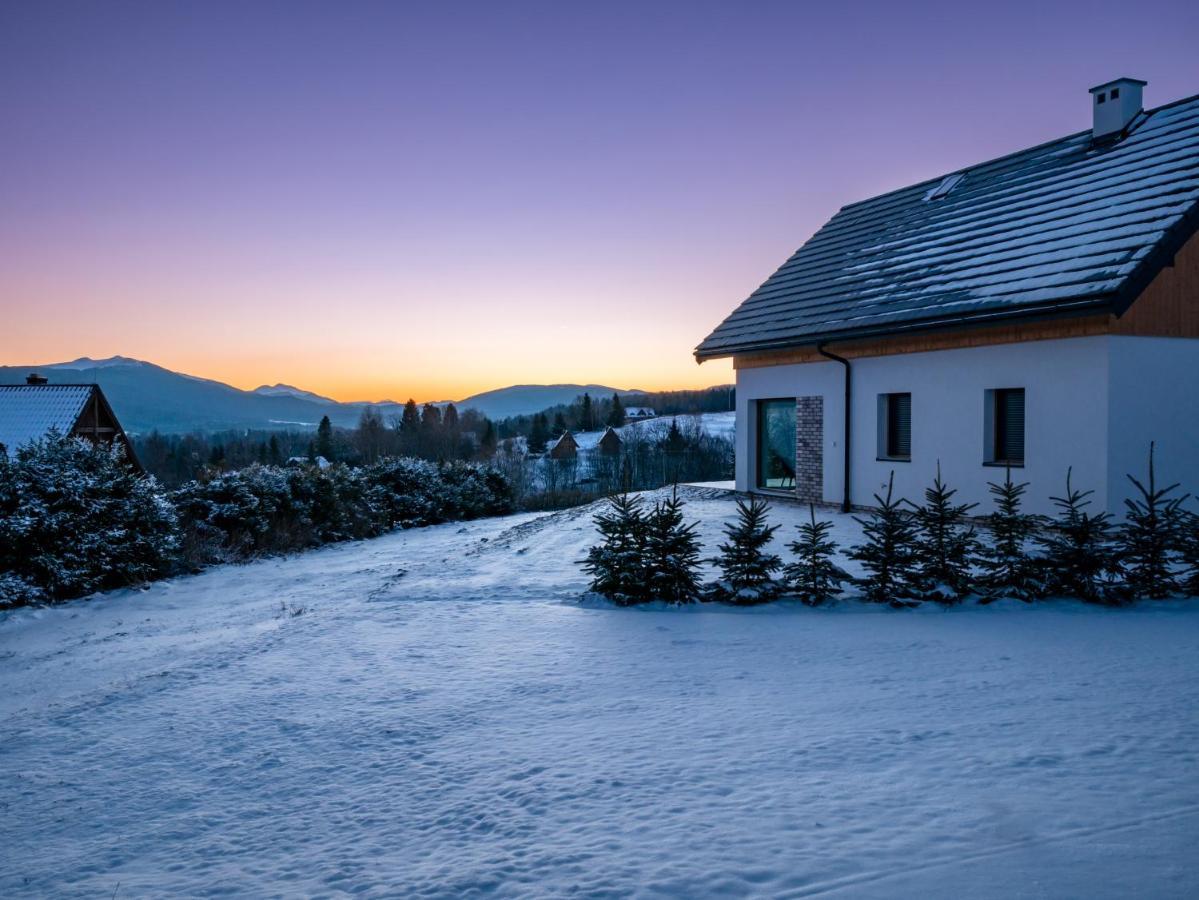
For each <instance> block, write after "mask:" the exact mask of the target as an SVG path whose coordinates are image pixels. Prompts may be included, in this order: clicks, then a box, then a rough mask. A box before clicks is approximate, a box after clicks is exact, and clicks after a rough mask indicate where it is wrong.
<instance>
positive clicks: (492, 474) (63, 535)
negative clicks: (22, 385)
mask: <svg viewBox="0 0 1199 900" xmlns="http://www.w3.org/2000/svg"><path fill="white" fill-rule="evenodd" d="M512 509H513V494H512V490H511V487H510V485H509V484H508V481H507V479H505V478H504V476H503V475H502V474H500V473H499V472H497V471H495V470H494V469H491V468H489V467H487V466H484V465H479V464H472V463H464V462H454V463H447V464H443V465H437V464H434V463H430V462H425V461H423V460H416V459H386V460H382V461H380V462H378V463H375V464H374V465H371V466H367V467H363V468H351V467H348V466H344V465H334V466H331V467H329V468H326V469H321V468H318V467H316V466H300V467H278V466H261V465H254V466H250V467H249V468H246V469H242V470H240V471H237V472H229V473H224V474H221V475H218V476H216V477H214V478H211V479H208V480H203V481H192V482H189V483H187V484H185V485H183V486H182V487H181V488H180V489H179V490H177V491H174V492H171V493H166V492H164V491H162V490H161V489H160V488H159V486H158V484H157V483H156V482H155V480H154V479H153V478H150V477H145V476H139V475H137V474H136V473H134V472H133V471H132V470H131V469H130V467H129V466H128V465H127V463H126V462H125V460H124V459H123V457H122V453H121V451H120V450H119V449H118V448H104V447H95V446H93V445H91V444H88V443H86V442H84V441H81V440H78V439H74V438H69V437H63V436H60V435H56V434H51V435H49V436H47V437H46V438H45V439H44V440H42V441H38V442H35V443H32V444H30V445H28V446H26V447H23V448H22V449H20V450H19V451H18V452H17V453H16V455H15V456H14V457H12V458H8V457H7V456H5V455H4V454H0V608H4V607H9V606H19V605H23V604H29V603H43V602H53V601H57V600H65V599H69V598H71V597H78V596H81V595H83V594H87V593H91V592H92V591H97V590H107V589H110V588H115V587H121V586H124V585H129V584H138V583H141V582H145V581H150V580H153V579H155V578H161V577H164V576H167V575H170V574H174V573H178V572H182V571H195V570H197V569H199V568H200V567H202V566H205V565H208V564H211V563H219V562H236V561H243V560H248V559H252V558H254V557H257V556H263V555H269V554H275V553H286V552H291V551H297V550H302V549H306V548H309V547H315V546H319V545H321V544H327V543H331V542H334V541H346V540H356V539H360V538H368V537H375V536H377V535H380V534H383V533H384V532H387V531H390V530H392V529H394V528H412V527H416V526H422V525H433V524H436V523H439V522H448V521H456V520H461V519H473V518H478V517H480V516H490V515H499V514H502V513H506V512H510V511H511V510H512Z"/></svg>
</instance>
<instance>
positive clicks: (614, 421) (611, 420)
mask: <svg viewBox="0 0 1199 900" xmlns="http://www.w3.org/2000/svg"><path fill="white" fill-rule="evenodd" d="M624 422H625V415H624V404H623V403H621V402H620V395H619V394H613V395H612V410H611V412H609V413H608V424H609V425H611V426H612V427H613V428H621V427H623V426H624Z"/></svg>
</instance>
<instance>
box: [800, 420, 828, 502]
mask: <svg viewBox="0 0 1199 900" xmlns="http://www.w3.org/2000/svg"><path fill="white" fill-rule="evenodd" d="M795 495H796V497H798V498H799V499H800V500H803V501H805V502H808V503H820V502H821V501H822V500H824V496H823V495H824V397H796V398H795Z"/></svg>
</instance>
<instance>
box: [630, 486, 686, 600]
mask: <svg viewBox="0 0 1199 900" xmlns="http://www.w3.org/2000/svg"><path fill="white" fill-rule="evenodd" d="M695 529H696V525H695V523H692V524H690V525H685V524H684V523H683V501H682V500H680V499H679V495H678V492H677V490H676V491H675V492H674V493H673V494H672V495H671V497H670V498H669V499H667V500H659V501H658V502H657V503H655V504H654V508H653V509H652V510H651V511H650V514H649V515H648V516H646V517H645V530H644V534H645V547H644V551H643V566H644V568H645V573H646V578H647V583H648V590H649V596H650V598H651V599H653V600H661V601H663V602H665V603H694V602H695V599H696V596H697V595H698V594H699V578H698V575H697V569H698V567H699V539H698V538H697V537H696V535H695Z"/></svg>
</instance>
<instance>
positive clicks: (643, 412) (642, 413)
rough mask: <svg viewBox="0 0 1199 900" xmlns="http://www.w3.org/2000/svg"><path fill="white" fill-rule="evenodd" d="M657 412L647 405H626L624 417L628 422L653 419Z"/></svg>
mask: <svg viewBox="0 0 1199 900" xmlns="http://www.w3.org/2000/svg"><path fill="white" fill-rule="evenodd" d="M657 415H658V414H657V413H656V412H654V411H653V410H652V409H651V408H650V407H648V406H626V407H625V410H624V417H625V419H626V420H628V421H629V422H637V421H639V420H641V419H653V418H655V417H656V416H657Z"/></svg>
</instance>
